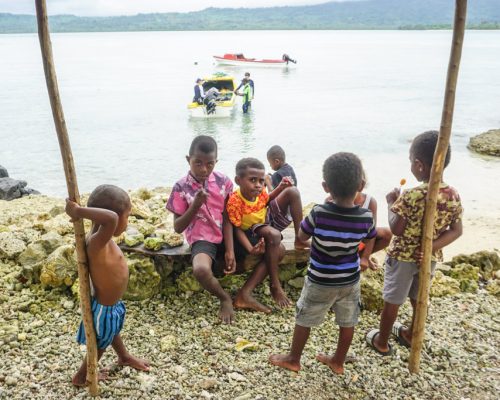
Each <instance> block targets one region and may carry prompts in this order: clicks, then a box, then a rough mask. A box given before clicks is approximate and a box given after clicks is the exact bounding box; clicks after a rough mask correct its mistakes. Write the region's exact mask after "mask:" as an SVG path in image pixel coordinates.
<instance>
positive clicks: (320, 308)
mask: <svg viewBox="0 0 500 400" xmlns="http://www.w3.org/2000/svg"><path fill="white" fill-rule="evenodd" d="M359 292H360V286H359V281H358V282H356V283H355V284H354V285H350V286H341V287H332V286H324V285H318V284H317V283H314V282H311V281H310V280H309V278H306V279H305V282H304V287H303V288H302V293H301V294H300V299H299V301H298V302H297V314H296V321H295V323H296V324H297V325H300V326H303V327H306V328H311V327H313V326H318V325H321V324H322V323H323V321H324V320H325V316H326V314H327V313H328V311H329V310H330V309H331V308H333V311H335V322H336V323H337V325H338V326H340V327H343V328H350V327H352V326H355V325H357V323H358V317H359Z"/></svg>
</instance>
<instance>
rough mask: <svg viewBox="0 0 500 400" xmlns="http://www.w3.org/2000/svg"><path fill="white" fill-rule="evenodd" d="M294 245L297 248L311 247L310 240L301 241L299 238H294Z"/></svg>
mask: <svg viewBox="0 0 500 400" xmlns="http://www.w3.org/2000/svg"><path fill="white" fill-rule="evenodd" d="M294 247H295V248H296V249H298V250H302V249H309V248H311V241H310V240H307V241H305V242H303V241H302V240H300V239H299V238H295V242H294Z"/></svg>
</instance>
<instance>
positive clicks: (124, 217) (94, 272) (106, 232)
mask: <svg viewBox="0 0 500 400" xmlns="http://www.w3.org/2000/svg"><path fill="white" fill-rule="evenodd" d="M122 208H123V211H121V212H120V213H119V214H118V213H116V212H114V211H111V210H109V209H105V208H97V207H80V206H79V205H78V204H76V203H75V202H73V201H71V200H66V213H67V214H68V215H69V216H70V217H71V218H72V219H73V220H76V219H79V218H86V219H90V220H91V221H92V231H91V232H90V234H89V235H88V237H87V257H88V262H89V272H90V278H91V281H92V285H93V287H94V297H95V298H96V299H97V301H98V302H99V303H100V304H102V305H113V304H115V303H116V302H117V301H119V300H120V299H121V298H122V296H123V294H124V293H125V290H126V289H127V284H128V267H127V262H126V260H125V257H124V256H123V253H122V251H121V250H120V248H119V247H118V245H117V244H116V243H115V242H114V241H113V240H112V238H113V236H118V235H120V234H121V233H123V232H124V231H125V229H126V227H127V221H128V217H129V215H130V209H131V206H130V201H129V200H128V197H127V204H125V205H123V206H122Z"/></svg>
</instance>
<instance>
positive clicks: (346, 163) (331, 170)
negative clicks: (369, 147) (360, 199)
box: [323, 153, 364, 199]
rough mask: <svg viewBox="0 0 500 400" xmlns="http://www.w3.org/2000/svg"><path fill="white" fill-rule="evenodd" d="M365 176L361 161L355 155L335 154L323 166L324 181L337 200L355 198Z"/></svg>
mask: <svg viewBox="0 0 500 400" xmlns="http://www.w3.org/2000/svg"><path fill="white" fill-rule="evenodd" d="M363 176H364V172H363V165H362V164H361V160H360V159H359V158H358V156H356V155H355V154H353V153H335V154H333V155H331V156H330V157H328V158H327V159H326V161H325V163H324V164H323V179H324V180H325V183H326V184H327V186H328V188H329V189H330V191H331V194H332V195H333V197H336V198H340V199H345V198H349V197H352V196H355V195H356V192H357V191H358V190H359V188H360V186H361V181H362V180H363Z"/></svg>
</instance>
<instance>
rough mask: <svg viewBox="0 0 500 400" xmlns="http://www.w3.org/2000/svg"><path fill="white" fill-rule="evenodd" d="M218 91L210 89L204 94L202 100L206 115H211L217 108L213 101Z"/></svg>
mask: <svg viewBox="0 0 500 400" xmlns="http://www.w3.org/2000/svg"><path fill="white" fill-rule="evenodd" d="M219 94H220V93H219V91H218V90H217V89H216V88H214V87H213V88H210V89H208V90H207V92H206V93H205V99H204V100H203V104H205V107H206V109H207V114H209V115H210V114H213V113H214V112H215V109H216V107H217V103H216V102H215V100H216V99H217V96H219Z"/></svg>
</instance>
